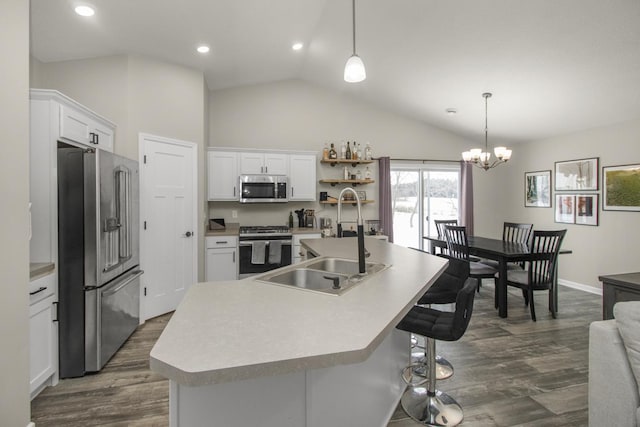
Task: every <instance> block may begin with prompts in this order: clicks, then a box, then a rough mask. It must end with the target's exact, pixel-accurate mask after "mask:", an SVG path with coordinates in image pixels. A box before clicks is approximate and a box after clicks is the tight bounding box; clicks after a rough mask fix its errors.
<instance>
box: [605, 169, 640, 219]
mask: <svg viewBox="0 0 640 427" xmlns="http://www.w3.org/2000/svg"><path fill="white" fill-rule="evenodd" d="M602 187H603V195H602V198H603V200H602V209H603V210H607V211H640V164H635V165H623V166H605V167H603V168H602Z"/></svg>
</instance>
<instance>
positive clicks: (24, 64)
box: [0, 0, 30, 427]
mask: <svg viewBox="0 0 640 427" xmlns="http://www.w3.org/2000/svg"><path fill="white" fill-rule="evenodd" d="M0 40H2V43H0V57H2V58H3V64H2V79H0V93H1V95H0V111H2V114H0V129H1V130H2V137H3V143H2V156H0V195H1V196H2V207H1V208H0V211H1V212H2V222H1V223H0V235H1V236H2V241H3V242H4V243H3V245H2V247H1V248H0V288H1V289H2V297H1V298H0V342H2V350H0V366H1V367H2V368H1V369H2V375H1V377H2V380H1V381H0V383H1V385H0V424H2V425H6V426H18V427H21V426H26V425H27V423H28V422H29V418H30V415H29V414H30V406H29V319H28V305H29V300H28V289H29V288H28V283H29V268H28V266H29V241H28V203H29V99H28V96H27V93H28V88H29V2H28V1H26V0H4V1H2V2H1V3H0Z"/></svg>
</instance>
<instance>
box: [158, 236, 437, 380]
mask: <svg viewBox="0 0 640 427" xmlns="http://www.w3.org/2000/svg"><path fill="white" fill-rule="evenodd" d="M302 243H303V245H304V246H306V247H307V248H308V249H309V250H311V251H312V252H313V253H314V254H317V255H322V254H327V255H331V256H337V257H343V258H350V259H355V258H356V257H354V256H353V254H356V253H357V249H356V247H357V246H356V245H357V241H356V239H307V240H304V239H303V241H302ZM366 245H367V249H368V250H369V251H370V252H371V257H370V258H368V261H374V262H382V263H385V264H388V265H391V267H389V268H388V269H386V270H383V271H382V272H380V273H377V274H376V275H374V276H372V277H370V278H368V279H367V280H366V281H363V282H362V283H360V284H359V285H357V286H354V287H353V288H352V289H350V290H348V291H347V292H345V293H344V294H342V295H340V296H333V295H325V294H319V293H315V292H310V291H306V290H302V289H297V288H292V287H287V286H278V285H273V284H268V283H264V282H260V281H258V280H256V278H257V277H259V276H256V277H252V278H248V279H244V280H240V281H223V282H215V283H214V282H211V283H199V284H197V285H195V286H193V287H192V288H191V289H190V290H189V291H188V293H187V294H186V296H185V297H184V299H183V301H182V303H181V304H180V306H179V307H178V309H177V310H176V312H175V313H174V315H173V317H172V318H171V321H170V322H169V324H168V325H167V327H166V328H165V330H164V332H163V333H162V335H161V336H160V338H159V339H158V341H157V342H156V344H155V346H154V347H153V349H152V351H151V369H152V370H154V371H155V372H158V373H160V374H162V375H163V376H165V377H167V378H169V379H171V380H174V381H176V382H177V383H179V384H182V385H187V386H199V385H205V384H214V383H223V382H229V381H238V380H243V379H247V378H255V377H261V376H272V375H281V374H286V373H289V372H295V371H300V370H306V369H314V368H322V367H328V366H335V365H341V364H349V363H355V362H359V361H363V360H365V359H366V358H367V357H368V356H369V355H370V354H371V353H372V351H373V350H374V349H375V348H376V346H377V345H378V344H379V343H380V342H381V341H382V340H383V339H384V338H385V337H386V336H387V335H388V334H389V331H391V330H392V329H394V328H395V326H396V324H397V323H398V322H399V321H400V319H402V317H403V316H404V315H405V314H406V313H407V312H408V311H409V309H410V308H411V307H412V306H413V305H414V304H415V302H416V301H417V300H418V299H419V297H420V296H421V295H422V294H423V293H424V292H425V291H426V290H427V289H428V288H429V286H430V285H431V283H432V282H433V281H434V280H435V278H437V277H438V276H439V275H440V274H441V272H442V271H443V270H444V268H445V266H446V261H445V260H443V259H442V258H438V257H434V256H431V255H427V254H424V253H422V252H418V251H415V250H411V249H407V248H403V247H400V246H396V245H393V244H389V243H386V242H384V241H380V240H375V239H367V243H366ZM252 349H253V350H252Z"/></svg>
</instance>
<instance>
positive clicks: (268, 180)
mask: <svg viewBox="0 0 640 427" xmlns="http://www.w3.org/2000/svg"><path fill="white" fill-rule="evenodd" d="M287 186H288V178H287V176H286V175H240V203H282V202H288V201H289V199H288V197H287Z"/></svg>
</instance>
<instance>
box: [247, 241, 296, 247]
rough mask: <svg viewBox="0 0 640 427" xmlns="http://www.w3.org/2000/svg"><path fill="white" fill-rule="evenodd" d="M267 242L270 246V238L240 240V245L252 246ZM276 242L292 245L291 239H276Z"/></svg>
mask: <svg viewBox="0 0 640 427" xmlns="http://www.w3.org/2000/svg"><path fill="white" fill-rule="evenodd" d="M258 242H265V245H266V246H269V242H270V240H245V241H242V242H239V243H238V245H239V246H252V245H253V244H254V243H258ZM274 242H282V244H283V245H291V240H274Z"/></svg>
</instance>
